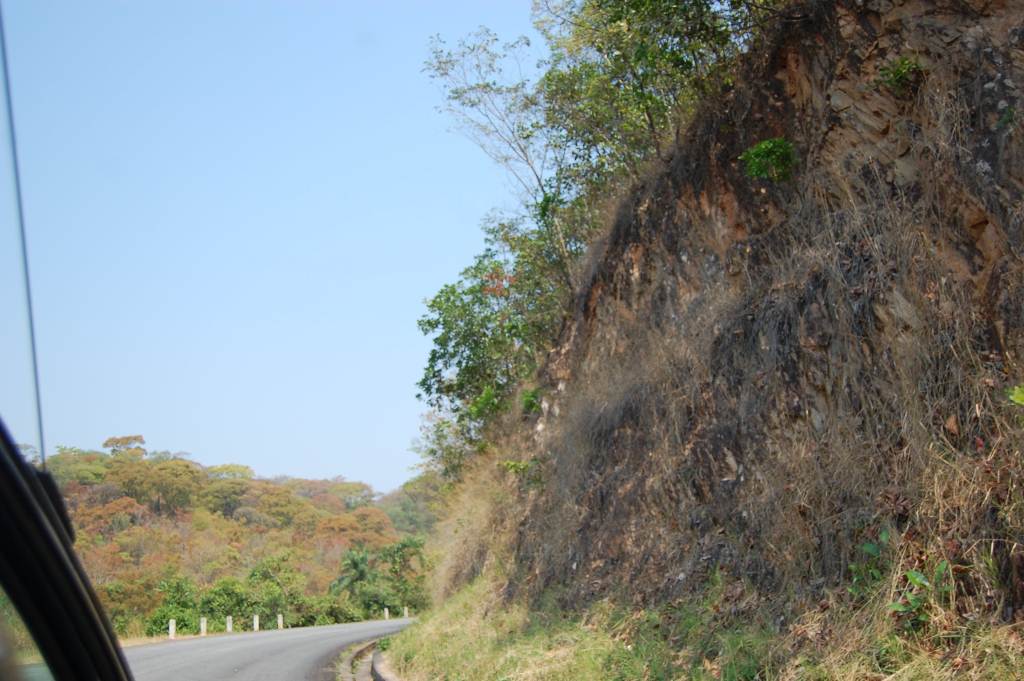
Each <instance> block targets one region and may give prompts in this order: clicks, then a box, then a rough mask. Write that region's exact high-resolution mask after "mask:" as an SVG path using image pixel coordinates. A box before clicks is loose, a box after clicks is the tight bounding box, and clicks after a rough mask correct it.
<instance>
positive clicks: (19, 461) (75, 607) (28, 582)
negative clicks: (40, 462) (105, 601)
mask: <svg viewBox="0 0 1024 681" xmlns="http://www.w3.org/2000/svg"><path fill="white" fill-rule="evenodd" d="M0 504H2V512H0V542H2V549H0V583H2V585H3V588H4V591H6V593H7V596H8V598H10V600H11V602H12V603H13V605H14V607H15V608H16V609H17V610H18V613H19V614H20V615H21V617H22V619H23V620H24V622H25V625H26V626H27V627H28V630H29V632H30V633H31V634H32V637H33V639H34V640H35V642H36V645H37V646H38V648H39V651H40V653H41V654H42V656H43V659H45V660H46V663H47V665H48V666H49V668H50V672H51V673H52V674H53V677H54V679H57V680H58V681H65V680H67V681H78V680H81V681H130V680H131V678H132V676H131V672H130V671H129V670H128V665H127V663H126V662H125V659H124V655H123V654H122V653H121V649H120V647H119V646H118V644H117V638H116V637H115V635H114V631H113V629H112V628H111V626H110V622H109V621H108V620H107V617H106V615H105V614H104V612H103V608H102V606H101V605H100V602H99V600H98V598H97V597H96V593H95V592H94V591H93V589H92V586H91V585H90V584H89V579H88V577H87V576H86V574H85V571H84V570H83V569H82V565H81V563H80V562H79V560H78V557H77V556H76V555H75V552H74V549H73V547H72V529H71V524H70V522H69V521H68V517H67V513H66V511H65V507H64V502H63V499H62V498H61V496H60V494H59V492H58V491H57V487H56V485H55V484H54V482H53V479H52V478H51V477H50V476H49V474H48V473H46V472H45V471H41V470H38V469H37V468H35V467H34V466H32V465H30V464H29V463H28V462H27V461H25V460H24V458H23V457H22V456H21V454H20V452H19V451H18V448H17V447H16V446H15V444H14V442H13V440H12V439H11V437H10V435H9V434H8V432H7V429H6V427H4V425H3V422H2V421H0Z"/></svg>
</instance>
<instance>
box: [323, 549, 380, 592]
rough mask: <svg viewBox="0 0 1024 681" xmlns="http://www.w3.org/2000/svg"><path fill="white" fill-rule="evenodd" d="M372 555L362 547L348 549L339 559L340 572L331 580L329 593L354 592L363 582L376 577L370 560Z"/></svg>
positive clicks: (376, 574)
mask: <svg viewBox="0 0 1024 681" xmlns="http://www.w3.org/2000/svg"><path fill="white" fill-rule="evenodd" d="M371 559H372V556H371V554H370V552H369V551H367V550H366V549H364V548H355V549H349V550H348V551H346V552H345V555H344V556H342V559H341V574H339V575H338V578H337V579H335V580H334V581H333V582H331V588H330V591H331V593H340V592H344V591H347V592H349V593H350V594H351V593H354V592H355V590H356V587H357V586H358V585H359V584H362V583H364V582H371V581H374V580H376V579H377V577H378V573H377V570H376V568H374V566H373V564H372V562H371Z"/></svg>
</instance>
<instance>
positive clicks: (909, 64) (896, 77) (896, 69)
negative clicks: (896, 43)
mask: <svg viewBox="0 0 1024 681" xmlns="http://www.w3.org/2000/svg"><path fill="white" fill-rule="evenodd" d="M921 73H922V70H921V65H920V64H919V63H918V62H917V60H916V59H911V58H909V57H899V58H898V59H893V60H892V61H890V62H889V63H888V64H886V65H885V66H883V67H882V68H881V69H879V77H878V81H877V83H878V84H880V85H884V86H886V87H887V88H889V89H890V90H892V91H893V92H894V93H895V94H897V95H899V96H900V97H905V96H907V95H909V94H910V93H911V92H913V90H914V88H915V87H916V86H917V83H918V80H919V79H920V76H921Z"/></svg>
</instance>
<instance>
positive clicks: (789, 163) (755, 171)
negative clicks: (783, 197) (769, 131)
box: [740, 137, 796, 182]
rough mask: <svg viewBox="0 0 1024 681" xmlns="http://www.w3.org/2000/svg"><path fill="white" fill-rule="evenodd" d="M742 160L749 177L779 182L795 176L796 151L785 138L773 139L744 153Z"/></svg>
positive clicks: (760, 143) (759, 143)
mask: <svg viewBox="0 0 1024 681" xmlns="http://www.w3.org/2000/svg"><path fill="white" fill-rule="evenodd" d="M740 160H741V161H743V163H744V164H745V166H746V171H747V177H751V178H757V179H763V180H771V181H772V182H779V181H782V180H788V179H789V178H790V177H791V176H792V175H793V166H794V165H796V151H795V150H794V149H793V144H792V142H790V141H789V140H787V139H786V138H785V137H773V138H771V139H767V140H764V141H762V142H758V143H757V144H755V145H754V146H752V147H750V148H749V149H747V150H746V151H744V152H743V153H742V154H741V155H740Z"/></svg>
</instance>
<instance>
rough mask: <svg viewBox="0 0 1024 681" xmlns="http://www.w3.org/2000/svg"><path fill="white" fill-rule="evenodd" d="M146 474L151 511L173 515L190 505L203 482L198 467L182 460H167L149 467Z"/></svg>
mask: <svg viewBox="0 0 1024 681" xmlns="http://www.w3.org/2000/svg"><path fill="white" fill-rule="evenodd" d="M147 472H148V477H149V487H150V489H151V490H152V495H153V510H154V511H155V512H157V513H167V514H171V515H173V514H174V513H177V512H178V511H180V510H182V509H184V508H186V507H187V506H189V505H190V504H191V503H192V497H193V496H195V495H196V494H197V493H198V492H199V489H200V486H201V483H202V482H203V478H204V473H203V470H202V468H201V467H200V466H198V465H197V464H194V463H192V462H191V461H185V460H183V459H169V460H167V461H160V462H158V463H156V464H154V465H151V467H150V470H149V471H147Z"/></svg>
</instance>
